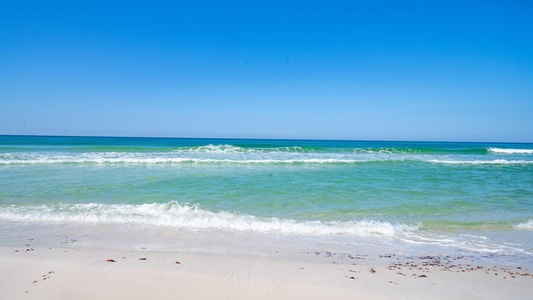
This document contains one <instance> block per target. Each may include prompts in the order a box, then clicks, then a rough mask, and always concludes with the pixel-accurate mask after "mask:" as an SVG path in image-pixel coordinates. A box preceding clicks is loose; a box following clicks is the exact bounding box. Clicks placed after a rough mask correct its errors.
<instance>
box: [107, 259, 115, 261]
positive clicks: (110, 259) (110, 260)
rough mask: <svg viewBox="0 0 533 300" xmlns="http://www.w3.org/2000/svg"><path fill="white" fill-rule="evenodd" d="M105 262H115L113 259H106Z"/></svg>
mask: <svg viewBox="0 0 533 300" xmlns="http://www.w3.org/2000/svg"><path fill="white" fill-rule="evenodd" d="M107 262H115V260H114V259H108V260H107Z"/></svg>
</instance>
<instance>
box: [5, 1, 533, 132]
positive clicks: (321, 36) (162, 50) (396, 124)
mask: <svg viewBox="0 0 533 300" xmlns="http://www.w3.org/2000/svg"><path fill="white" fill-rule="evenodd" d="M189 2H190V3H186V2H184V1H157V0H152V1H134V0H133V1H97V0H93V1H24V0H14V1H11V0H2V1H0V134H39V135H40V134H46V135H106V136H108V135H112V136H171V137H244V138H304V139H370V140H448V141H449V140H455V141H525V142H533V1H526V0H523V1H513V0H506V1H504V0H501V1H492V0H483V1H468V0H463V1H454V0H446V1H392V0H391V1H381V0H377V1H376V0H374V1H371V0H367V1H357V0H354V1H345V2H343V1H213V2H206V1H189Z"/></svg>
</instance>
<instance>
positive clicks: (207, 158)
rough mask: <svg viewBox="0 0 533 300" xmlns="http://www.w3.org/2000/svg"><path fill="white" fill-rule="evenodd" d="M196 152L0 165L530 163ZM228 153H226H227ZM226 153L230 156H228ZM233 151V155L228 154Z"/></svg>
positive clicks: (3, 161) (3, 158)
mask: <svg viewBox="0 0 533 300" xmlns="http://www.w3.org/2000/svg"><path fill="white" fill-rule="evenodd" d="M206 149H207V150H206V151H207V152H203V151H204V150H202V149H200V148H195V149H194V150H191V151H185V152H184V151H181V152H167V153H153V152H149V153H139V152H136V153H129V152H128V153H125V152H92V153H55V152H53V153H51V152H44V153H27V152H24V153H5V154H0V165H34V164H184V163H200V164H356V163H371V162H393V163H394V162H422V163H436V164H455V165H457V164H470V165H524V164H533V160H523V159H522V160H510V159H493V160H488V159H478V158H480V157H477V156H475V157H468V158H467V157H462V156H438V155H403V154H391V153H354V152H352V153H302V152H300V153H299V152H268V153H262V152H242V149H239V148H235V147H233V146H232V147H216V148H214V149H215V150H213V149H211V148H210V147H207V148H206ZM228 149H230V150H228ZM228 151H230V152H228ZM231 151H233V152H231Z"/></svg>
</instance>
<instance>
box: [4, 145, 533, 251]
mask: <svg viewBox="0 0 533 300" xmlns="http://www.w3.org/2000/svg"><path fill="white" fill-rule="evenodd" d="M17 222H18V223H24V224H32V223H35V224H42V223H43V222H45V223H46V222H48V223H54V224H61V223H65V224H69V223H72V222H76V223H77V224H79V223H84V222H85V223H88V224H89V223H90V224H95V223H96V224H97V223H106V224H110V223H111V224H113V223H116V224H125V223H131V224H141V225H143V226H155V227H157V226H165V228H174V230H176V231H183V230H185V231H187V230H200V231H212V232H216V231H217V230H223V231H229V232H233V233H235V234H239V233H240V232H246V233H250V232H251V233H257V234H267V235H274V236H275V235H294V236H306V237H309V236H316V237H317V238H318V237H335V238H336V239H338V240H340V241H342V240H343V239H344V240H351V239H354V238H356V239H359V238H368V240H367V242H369V243H370V242H371V241H375V240H379V239H380V238H387V239H393V240H396V241H397V243H398V244H402V243H403V244H405V245H406V247H407V246H409V244H410V243H416V244H420V243H422V244H423V243H427V244H428V245H429V244H431V245H441V246H442V247H444V248H453V249H463V250H465V251H466V250H468V251H474V252H475V251H480V252H490V253H506V254H509V253H511V254H513V253H520V254H521V255H526V256H527V255H529V253H530V252H533V238H530V237H533V235H532V234H533V145H532V144H499V143H428V142H425V143H422V142H369V141H291V140H226V139H152V138H89V137H87V138H84V137H17V136H0V226H2V224H7V223H9V224H10V225H9V226H13V224H14V223H15V224H16V223H17ZM4 226H7V225H4ZM469 235H470V236H474V237H476V238H474V239H473V240H475V241H469V240H468V236H469ZM480 240H482V241H481V242H479V241H480ZM465 243H466V244H468V246H465V245H466V244H465Z"/></svg>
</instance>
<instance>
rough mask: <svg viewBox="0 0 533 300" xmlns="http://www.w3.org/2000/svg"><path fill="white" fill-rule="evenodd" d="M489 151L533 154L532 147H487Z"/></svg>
mask: <svg viewBox="0 0 533 300" xmlns="http://www.w3.org/2000/svg"><path fill="white" fill-rule="evenodd" d="M488 151H489V152H493V153H503V154H533V149H503V148H488Z"/></svg>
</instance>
